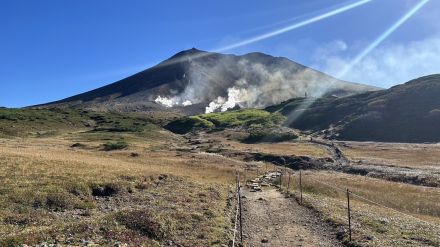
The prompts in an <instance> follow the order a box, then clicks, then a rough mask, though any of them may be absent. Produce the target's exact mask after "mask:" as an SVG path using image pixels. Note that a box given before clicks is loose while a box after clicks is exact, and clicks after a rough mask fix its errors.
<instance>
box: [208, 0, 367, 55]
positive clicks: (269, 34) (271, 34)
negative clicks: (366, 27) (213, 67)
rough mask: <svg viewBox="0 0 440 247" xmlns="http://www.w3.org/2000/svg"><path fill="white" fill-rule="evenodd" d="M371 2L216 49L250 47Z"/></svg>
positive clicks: (353, 5) (225, 49)
mask: <svg viewBox="0 0 440 247" xmlns="http://www.w3.org/2000/svg"><path fill="white" fill-rule="evenodd" d="M371 1H373V0H361V1H358V2H355V3H352V4H349V5H346V6H344V7H341V8H338V9H335V10H332V11H330V12H327V13H324V14H322V15H318V16H315V17H313V18H310V19H308V20H305V21H301V22H298V23H295V24H292V25H289V26H287V27H284V28H281V29H278V30H275V31H272V32H269V33H265V34H262V35H260V36H256V37H253V38H250V39H247V40H244V41H241V42H238V43H235V44H232V45H228V46H225V47H222V48H219V49H216V50H215V51H216V52H223V51H227V50H232V49H235V48H238V47H242V46H245V45H249V44H252V43H255V42H258V41H261V40H265V39H268V38H272V37H274V36H277V35H280V34H283V33H286V32H289V31H292V30H295V29H298V28H300V27H303V26H306V25H309V24H312V23H315V22H318V21H321V20H324V19H327V18H329V17H332V16H335V15H337V14H340V13H343V12H346V11H348V10H351V9H354V8H356V7H359V6H361V5H364V4H366V3H369V2H371Z"/></svg>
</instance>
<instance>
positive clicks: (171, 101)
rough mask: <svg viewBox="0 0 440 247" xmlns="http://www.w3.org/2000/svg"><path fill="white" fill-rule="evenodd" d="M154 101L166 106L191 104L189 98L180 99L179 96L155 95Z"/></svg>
mask: <svg viewBox="0 0 440 247" xmlns="http://www.w3.org/2000/svg"><path fill="white" fill-rule="evenodd" d="M154 102H156V103H159V104H161V105H163V106H166V107H173V106H179V105H181V106H190V105H192V102H191V101H190V100H185V101H183V102H182V101H181V99H180V98H179V97H162V96H160V95H159V96H157V98H156V99H155V100H154Z"/></svg>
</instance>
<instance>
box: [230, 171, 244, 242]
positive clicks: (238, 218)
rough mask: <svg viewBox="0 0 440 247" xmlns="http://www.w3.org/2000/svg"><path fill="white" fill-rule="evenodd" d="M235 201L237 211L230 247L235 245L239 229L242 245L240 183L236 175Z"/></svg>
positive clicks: (238, 175)
mask: <svg viewBox="0 0 440 247" xmlns="http://www.w3.org/2000/svg"><path fill="white" fill-rule="evenodd" d="M236 187H237V188H236V199H237V206H236V207H237V209H236V211H235V222H234V236H233V239H232V247H235V245H237V241H236V240H237V232H238V229H240V242H241V244H243V219H242V205H241V183H240V174H239V173H237V181H236Z"/></svg>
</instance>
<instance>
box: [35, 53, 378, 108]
mask: <svg viewBox="0 0 440 247" xmlns="http://www.w3.org/2000/svg"><path fill="white" fill-rule="evenodd" d="M326 83H327V84H329V85H325V84H326ZM330 84H332V85H330ZM327 86H328V87H329V88H326V87H327ZM232 88H235V89H239V91H240V93H241V94H242V96H241V97H245V96H244V95H246V97H248V98H247V99H245V100H244V101H242V102H235V104H236V105H239V106H240V107H265V106H268V105H271V104H273V103H280V102H276V100H277V99H276V98H275V97H272V96H268V95H274V94H277V93H280V94H282V95H281V96H280V98H283V99H288V98H292V97H297V96H302V95H304V93H307V91H309V92H308V93H310V94H313V93H314V92H315V91H318V90H327V91H328V93H331V92H335V93H336V94H338V95H341V96H345V95H350V94H355V93H359V92H365V91H370V90H377V88H375V87H371V86H367V85H362V84H357V83H350V82H346V81H341V80H338V79H336V78H333V77H331V76H329V75H326V74H324V73H322V72H319V71H317V70H314V69H311V68H308V67H306V66H304V65H302V64H299V63H296V62H294V61H291V60H289V59H288V58H285V57H273V56H271V55H267V54H264V53H261V52H251V53H247V54H244V55H233V54H221V53H215V52H207V51H202V50H198V49H195V48H192V49H189V50H184V51H181V52H178V53H176V54H175V55H173V56H171V57H170V58H168V59H166V60H164V61H163V62H161V63H159V64H157V65H155V66H153V67H151V68H148V69H145V70H143V71H140V72H138V73H136V74H133V75H131V76H129V77H126V78H124V79H121V80H118V81H116V82H114V83H111V84H108V85H106V86H103V87H100V88H97V89H94V90H91V91H88V92H84V93H80V94H77V95H74V96H71V97H68V98H65V99H61V100H59V101H54V102H49V103H46V104H42V105H38V106H36V107H47V106H75V107H84V108H91V109H93V110H111V111H114V110H116V111H150V110H153V111H154V110H172V111H174V110H177V111H183V112H185V111H186V112H197V113H199V112H201V111H203V109H204V108H206V107H207V106H208V105H209V104H210V102H214V103H216V104H221V103H222V102H215V101H216V100H217V99H219V97H220V98H222V99H223V101H225V102H226V101H228V100H229V99H228V98H229V94H230V89H232ZM248 88H252V90H254V92H253V93H254V94H255V95H250V94H251V93H249V92H248V91H247V90H248ZM322 88H323V89H322ZM257 91H258V92H257ZM286 91H288V92H286ZM159 96H160V98H159ZM262 97H265V99H264V100H260V99H261V98H262ZM162 99H164V100H162ZM161 100H162V101H161ZM235 100H236V101H237V100H238V101H240V100H241V99H235ZM184 102H186V104H185V103H184ZM225 102H223V103H225ZM190 103H191V104H190ZM229 103H230V104H232V103H231V102H229ZM170 105H171V106H172V107H167V106H170ZM188 109H189V110H188Z"/></svg>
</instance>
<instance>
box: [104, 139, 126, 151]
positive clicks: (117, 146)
mask: <svg viewBox="0 0 440 247" xmlns="http://www.w3.org/2000/svg"><path fill="white" fill-rule="evenodd" d="M102 146H103V148H104V151H113V150H121V149H126V148H127V147H128V143H127V142H125V141H118V142H107V143H104V144H103V145H102Z"/></svg>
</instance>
